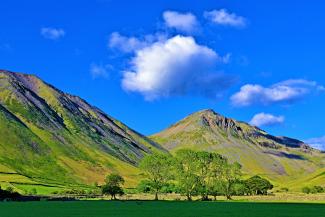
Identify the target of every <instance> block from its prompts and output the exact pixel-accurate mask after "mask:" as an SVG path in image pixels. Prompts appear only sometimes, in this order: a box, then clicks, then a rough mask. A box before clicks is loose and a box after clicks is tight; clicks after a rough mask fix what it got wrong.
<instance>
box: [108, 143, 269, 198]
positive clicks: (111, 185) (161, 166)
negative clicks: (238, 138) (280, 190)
mask: <svg viewBox="0 0 325 217" xmlns="http://www.w3.org/2000/svg"><path fill="white" fill-rule="evenodd" d="M139 166H140V168H141V170H142V171H143V177H144V179H143V180H141V181H140V183H139V185H138V187H137V189H138V190H139V191H140V192H144V193H153V194H154V195H155V200H158V199H159V194H160V193H172V192H175V193H179V194H182V195H185V196H186V197H187V200H192V199H193V197H194V196H200V198H201V200H209V199H210V198H209V196H213V197H214V199H216V197H217V196H219V195H224V196H225V197H226V198H227V199H229V200H230V199H231V197H232V196H233V195H256V194H264V195H265V194H267V191H268V190H270V189H272V188H273V185H272V184H271V183H270V182H269V181H268V180H267V179H264V178H262V177H260V176H253V177H251V178H249V179H247V180H243V179H242V171H241V165H240V164H239V163H237V162H234V163H231V162H229V161H228V160H227V158H225V157H224V156H222V155H220V154H217V153H212V152H206V151H193V150H189V149H182V150H179V151H177V152H176V153H175V155H174V156H172V155H170V154H165V153H154V154H152V155H148V156H146V157H144V158H143V159H142V161H141V162H140V165H139ZM123 183H124V179H123V178H122V177H121V176H120V175H118V174H111V175H109V176H108V177H107V178H106V184H105V185H104V186H102V193H103V194H109V195H111V196H112V199H114V198H116V195H118V194H119V195H122V194H123V193H124V192H123V189H122V187H121V186H122V184H123Z"/></svg>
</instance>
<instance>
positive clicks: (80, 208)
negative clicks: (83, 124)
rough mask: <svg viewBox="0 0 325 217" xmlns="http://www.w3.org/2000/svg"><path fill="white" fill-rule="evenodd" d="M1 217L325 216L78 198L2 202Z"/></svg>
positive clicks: (316, 207) (321, 209)
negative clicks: (62, 200) (83, 199)
mask: <svg viewBox="0 0 325 217" xmlns="http://www.w3.org/2000/svg"><path fill="white" fill-rule="evenodd" d="M0 210H1V217H44V216H46V217H104V216H105V217H110V216H112V217H128V216H133V217H135V216H139V217H140V216H141V217H152V216H155V217H200V216H204V217H209V216H211V217H212V216H218V217H238V216H240V217H265V216H267V217H293V216H294V217H306V216H317V217H323V216H325V205H324V204H295V203H252V202H187V201H78V202H12V203H0Z"/></svg>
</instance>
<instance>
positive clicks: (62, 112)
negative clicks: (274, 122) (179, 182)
mask: <svg viewBox="0 0 325 217" xmlns="http://www.w3.org/2000/svg"><path fill="white" fill-rule="evenodd" d="M154 150H157V151H165V150H164V148H162V147H161V146H160V145H158V144H157V143H155V142H153V141H151V140H150V139H148V138H146V137H145V136H143V135H141V134H140V133H137V132H136V131H134V130H132V129H130V128H129V127H127V126H126V125H124V124H123V123H121V122H119V121H118V120H116V119H114V118H112V117H110V116H108V115H107V114H105V113H104V112H103V111H101V110H100V109H98V108H96V107H94V106H91V105H89V104H88V103H87V102H86V101H84V100H83V99H81V98H79V97H77V96H73V95H70V94H67V93H64V92H62V91H60V90H58V89H56V88H55V87H53V86H51V85H49V84H47V83H45V82H44V81H42V80H41V79H39V78H37V77H36V76H33V75H27V74H21V73H13V72H8V71H4V70H0V182H1V181H3V182H5V181H8V182H9V181H12V182H16V183H19V182H24V183H25V182H26V181H28V182H30V183H61V184H62V183H63V184H64V183H66V184H67V183H69V184H71V183H72V184H73V183H75V184H93V183H94V182H102V181H103V179H104V176H105V175H106V174H107V173H109V172H112V171H117V172H119V173H121V174H122V175H123V176H124V177H126V181H127V185H132V184H134V183H135V182H136V181H137V177H136V176H137V174H138V169H137V167H136V166H137V164H138V162H139V160H140V159H141V158H142V157H143V156H145V155H147V154H150V153H152V151H154Z"/></svg>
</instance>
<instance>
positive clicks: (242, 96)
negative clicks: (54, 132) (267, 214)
mask: <svg viewBox="0 0 325 217" xmlns="http://www.w3.org/2000/svg"><path fill="white" fill-rule="evenodd" d="M0 9H1V15H2V19H1V20H0V27H1V31H0V68H2V69H7V70H11V71H17V72H25V73H31V74H36V75H38V76H39V77H40V78H42V79H44V80H45V81H47V82H49V83H51V84H53V85H55V86H56V87H58V88H60V89H62V90H64V91H65V92H68V93H72V94H74V95H78V96H80V97H82V98H84V99H86V100H87V101H88V102H90V103H91V104H93V105H95V106H97V107H99V108H101V109H102V110H104V111H105V112H107V113H108V114H110V115H112V116H113V117H116V118H117V119H119V120H121V121H123V122H124V123H126V124H128V125H129V126H131V127H132V128H134V129H136V130H137V131H139V132H141V133H143V134H146V135H149V134H152V133H155V132H158V131H160V130H162V129H164V128H166V127H168V126H169V125H170V124H172V123H174V122H176V121H178V120H179V119H181V118H183V117H185V116H186V115H188V114H190V113H192V112H195V111H198V110H200V109H205V108H212V109H214V110H215V111H217V112H219V113H221V114H223V115H226V116H230V117H233V118H235V119H238V120H243V121H246V122H251V123H253V124H255V125H259V126H260V127H261V128H262V129H265V130H267V131H268V132H270V133H272V134H276V135H286V136H290V137H294V138H298V139H302V140H307V139H310V138H314V139H313V140H311V141H312V143H316V144H323V143H324V140H325V139H324V138H323V136H324V135H325V131H324V129H325V127H324V124H323V123H324V121H325V116H324V115H323V111H324V110H325V91H324V87H323V85H325V75H324V69H325V61H324V50H325V42H324V40H325V28H323V27H324V26H325V15H324V13H323V11H324V10H325V3H323V2H322V1H313V2H309V3H307V2H306V1H295V3H294V4H292V1H263V2H261V1H252V0H251V1H249V0H248V1H245V4H243V3H241V2H240V1H231V0H220V1H215V0H213V1H209V0H206V1H194V0H192V1H189V0H187V1H186V0H184V1H183V0H180V1H169V0H157V1H154V2H153V1H143V0H142V1H137V2H136V3H135V1H125V0H119V1H117V0H97V1H95V0H93V1H90V0H89V1H87V0H85V1H82V2H80V1H60V0H57V1H46V2H45V1H33V0H31V1H15V0H11V1H9V0H2V1H1V5H0ZM315 138H316V139H315Z"/></svg>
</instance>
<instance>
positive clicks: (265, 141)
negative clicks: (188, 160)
mask: <svg viewBox="0 0 325 217" xmlns="http://www.w3.org/2000/svg"><path fill="white" fill-rule="evenodd" d="M150 138H152V139H153V140H155V141H157V142H158V143H160V144H162V145H163V146H164V147H166V148H167V149H168V150H170V151H172V152H174V151H176V150H178V149H181V148H190V149H196V150H207V151H216V152H218V153H220V154H223V155H225V156H227V157H228V158H229V159H231V160H233V161H239V162H240V163H241V164H242V165H243V168H244V170H245V172H246V173H248V174H252V175H254V174H262V175H266V176H268V177H269V178H271V179H273V180H278V179H280V178H283V176H287V177H296V176H298V175H303V174H309V173H311V172H313V171H315V170H317V169H318V168H322V167H323V166H324V164H325V156H324V154H322V153H320V152H319V151H317V150H314V149H312V148H311V147H309V146H308V145H307V144H305V143H303V142H302V141H299V140H296V139H292V138H288V137H277V136H272V135H270V134H268V133H266V132H265V131H263V130H261V129H259V128H257V127H254V126H251V125H249V124H247V123H245V122H241V121H237V120H234V119H232V118H227V117H224V116H222V115H220V114H218V113H216V112H214V111H213V110H211V109H208V110H203V111H199V112H196V113H194V114H192V115H189V116H188V117H186V118H184V119H183V120H181V121H179V122H177V123H176V124H174V125H172V126H170V127H169V128H167V129H165V130H163V131H161V132H159V133H157V134H154V135H152V136H150Z"/></svg>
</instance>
